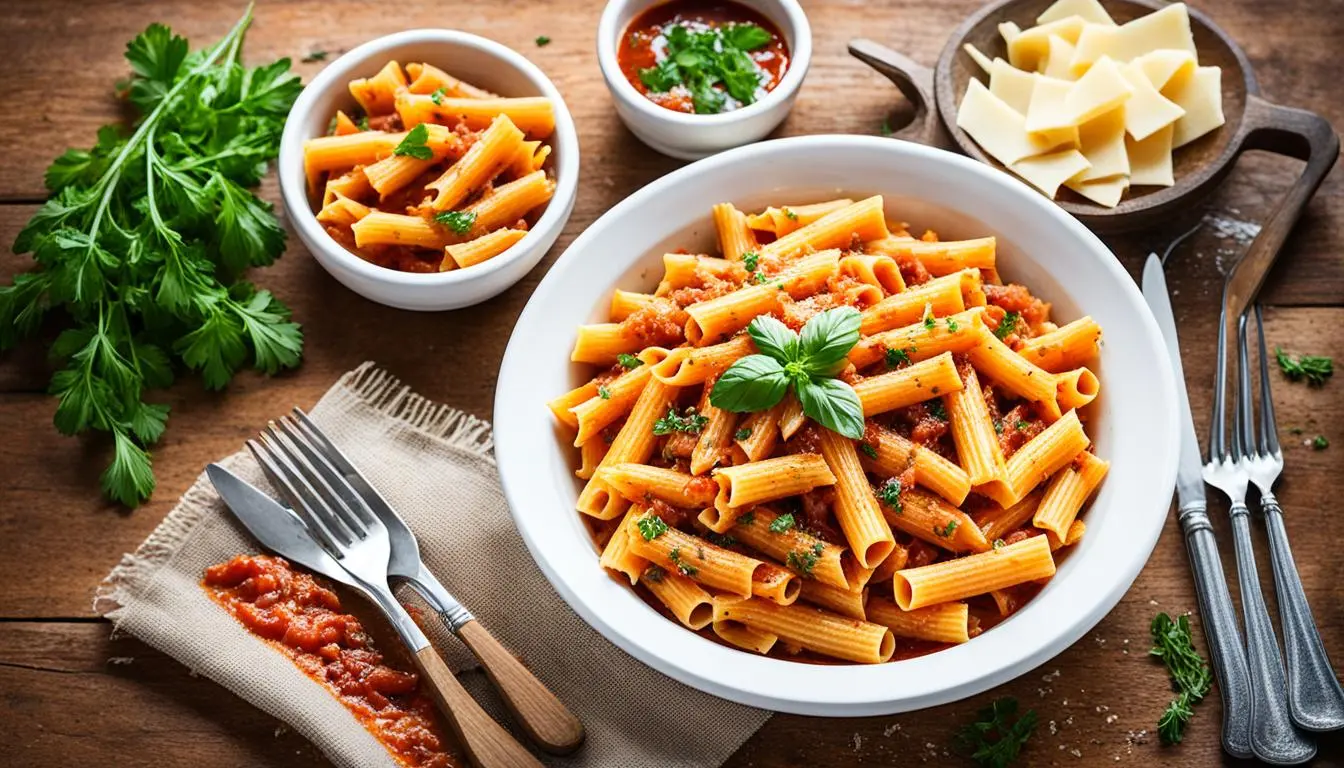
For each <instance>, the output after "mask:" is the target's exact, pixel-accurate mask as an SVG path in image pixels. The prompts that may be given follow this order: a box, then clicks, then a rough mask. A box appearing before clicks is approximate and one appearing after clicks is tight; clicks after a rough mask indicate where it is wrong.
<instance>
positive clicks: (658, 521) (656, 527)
mask: <svg viewBox="0 0 1344 768" xmlns="http://www.w3.org/2000/svg"><path fill="white" fill-rule="evenodd" d="M635 525H636V526H638V527H639V535H640V536H643V537H644V540H645V541H653V540H654V539H656V538H658V537H659V536H662V535H663V534H664V533H667V523H665V522H663V518H661V517H659V516H657V515H655V514H653V513H649V514H646V515H644V516H643V517H641V518H639V519H637V520H635Z"/></svg>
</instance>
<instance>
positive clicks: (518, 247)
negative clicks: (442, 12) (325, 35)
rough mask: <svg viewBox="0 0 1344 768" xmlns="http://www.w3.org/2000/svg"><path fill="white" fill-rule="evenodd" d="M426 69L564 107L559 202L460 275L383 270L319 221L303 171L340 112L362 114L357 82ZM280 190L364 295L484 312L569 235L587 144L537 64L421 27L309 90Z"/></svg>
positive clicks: (295, 121) (485, 43) (317, 244)
mask: <svg viewBox="0 0 1344 768" xmlns="http://www.w3.org/2000/svg"><path fill="white" fill-rule="evenodd" d="M390 60H391V61H398V62H400V63H401V64H403V65H405V64H407V63H409V62H415V61H423V62H427V63H429V64H433V65H435V66H437V67H439V68H441V69H443V70H444V71H445V72H448V73H449V74H451V75H453V76H454V77H458V78H461V79H462V80H464V81H466V82H469V83H471V84H473V85H478V86H480V87H482V88H486V89H488V90H491V91H494V92H495V93H498V94H501V95H504V96H545V97H546V98H548V99H550V100H551V102H552V103H553V104H554V105H555V133H553V134H551V136H550V138H548V139H547V142H548V143H549V144H550V145H551V157H550V161H549V162H550V163H551V164H552V168H554V172H555V195H554V197H552V198H551V201H550V202H549V203H548V204H547V206H546V209H545V211H544V212H543V213H542V215H541V218H540V219H538V220H537V223H536V225H535V226H534V227H532V228H531V230H529V231H528V233H527V235H526V236H525V237H524V238H523V239H522V240H519V241H518V242H517V243H516V244H515V245H514V246H513V247H512V248H510V249H508V250H507V251H505V252H504V253H502V254H500V255H499V256H496V257H495V258H493V259H490V260H489V261H486V262H484V263H481V264H477V265H475V266H472V267H467V268H465V269H455V270H453V271H451V272H435V273H430V274H417V273H411V272H399V271H397V270H394V269H387V268H385V267H380V266H378V265H377V264H373V263H370V262H368V261H365V260H364V259H361V258H360V257H358V256H356V255H355V254H353V253H350V252H349V251H347V250H346V249H345V248H343V247H342V246H341V245H340V243H337V242H336V241H335V240H333V239H332V238H331V237H330V236H329V235H328V234H327V233H326V230H324V229H323V228H322V225H321V224H319V223H318V221H317V216H316V213H315V211H314V210H313V206H312V203H311V201H310V199H309V196H308V189H307V182H306V179H305V178H304V172H303V142H304V141H306V140H307V139H311V138H314V137H317V136H323V135H325V134H326V130H327V124H328V122H329V121H330V120H331V117H332V116H333V115H335V114H336V110H338V109H344V110H347V111H348V110H350V109H353V108H355V107H356V106H357V105H356V103H355V100H354V97H352V96H351V95H350V90H349V88H348V84H349V82H350V81H351V80H353V79H355V78H359V77H371V76H373V75H375V74H377V72H378V70H379V69H382V67H383V65H385V64H386V63H387V62H388V61H390ZM279 177H280V192H281V196H282V198H283V200H284V205H285V213H286V215H287V216H288V217H289V220H290V222H291V224H292V225H293V226H294V230H295V231H296V232H297V233H298V235H299V239H300V240H302V241H303V244H304V245H305V246H307V247H308V250H309V251H310V252H311V253H312V254H313V256H314V257H316V258H317V261H318V263H320V264H321V265H322V267H323V268H324V269H326V270H327V271H328V272H330V273H331V275H332V276H333V277H335V278H336V279H337V280H339V281H340V282H341V283H342V284H344V285H345V287H347V288H349V289H350V290H352V291H354V292H355V293H358V294H359V295H361V296H363V297H365V298H367V299H370V300H372V301H376V302H378V303H379V304H386V305H387V306H390V307H397V308H400V309H413V310H422V311H434V310H443V309H457V308H459V307H467V306H471V305H472V304H479V303H480V302H482V301H485V300H486V299H489V298H491V297H493V296H496V295H498V294H499V293H500V292H502V291H503V290H505V289H506V288H508V287H509V286H511V285H513V284H514V283H516V282H518V281H519V280H520V279H522V277H523V275H525V274H527V273H528V271H529V270H531V269H532V268H533V267H534V266H536V265H537V262H539V261H541V259H542V257H543V256H545V255H546V251H547V250H549V249H550V247H551V245H552V244H554V243H555V239H556V238H557V237H559V236H560V230H561V229H563V228H564V226H565V222H566V221H568V220H569V214H570V213H571V212H572V211H573V210H574V198H575V192H576V190H577V188H578V180H579V141H578V136H577V132H576V131H575V129H574V119H573V118H572V117H570V114H569V108H568V107H566V106H565V101H564V99H562V98H561V97H560V92H559V91H558V90H556V88H555V86H554V85H553V84H552V83H551V81H550V80H549V79H547V77H546V75H544V74H542V72H541V70H540V69H539V68H537V66H536V65H535V64H533V63H532V62H530V61H528V60H527V59H526V58H524V57H523V56H522V54H520V53H518V52H517V51H514V50H512V49H510V48H508V47H506V46H504V45H501V44H499V43H496V42H495V41H493V40H487V39H486V38H484V37H480V36H478V35H473V34H469V33H467V32H458V31H456V30H451V29H412V30H407V31H405V32H398V33H396V34H394V35H388V36H386V37H380V38H377V39H376V40H370V41H369V42H367V43H364V44H363V45H361V46H359V47H357V48H355V49H354V50H352V51H350V52H349V53H346V54H344V55H342V56H341V57H340V58H338V59H336V60H335V61H334V62H332V63H331V64H330V65H328V66H327V68H326V69H323V70H322V71H321V72H320V73H318V75H317V77H314V78H313V80H312V82H310V83H309V84H308V86H307V87H306V88H304V89H303V93H302V94H300V96H299V98H298V100H297V101H295V102H294V108H293V110H291V111H290V113H289V120H287V121H286V122H285V132H284V135H283V136H281V138H280V162H279Z"/></svg>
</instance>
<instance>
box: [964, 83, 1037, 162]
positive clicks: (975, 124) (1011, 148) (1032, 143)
mask: <svg viewBox="0 0 1344 768" xmlns="http://www.w3.org/2000/svg"><path fill="white" fill-rule="evenodd" d="M1025 123H1026V118H1024V117H1023V116H1022V115H1021V113H1019V112H1016V111H1014V110H1013V108H1012V107H1010V106H1008V105H1007V104H1006V103H1004V101H1003V99H1000V98H999V97H997V96H995V95H994V94H992V93H990V92H989V89H988V88H986V87H985V85H984V83H982V82H980V81H979V80H971V82H970V86H969V87H968V88H967V89H966V96H965V97H964V98H963V99H962V100H961V107H960V108H958V109H957V127H958V128H960V129H962V130H963V131H965V132H966V133H967V134H969V135H970V137H971V138H972V139H975V143H976V144H979V145H980V148H981V149H983V150H984V151H985V153H986V154H988V155H990V156H991V157H993V158H994V159H995V160H998V161H999V162H1000V163H1003V164H1004V165H1006V166H1011V165H1012V164H1013V163H1016V162H1017V161H1019V160H1021V159H1022V158H1024V157H1031V156H1032V155H1039V154H1043V153H1045V152H1048V151H1050V149H1051V147H1050V146H1049V144H1048V143H1047V142H1045V141H1043V140H1041V139H1038V138H1033V137H1032V136H1030V135H1028V134H1027V131H1026V128H1025Z"/></svg>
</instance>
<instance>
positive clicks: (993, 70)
mask: <svg viewBox="0 0 1344 768" xmlns="http://www.w3.org/2000/svg"><path fill="white" fill-rule="evenodd" d="M1034 77H1035V76H1034V75H1032V74H1031V73H1030V72H1023V71H1022V70H1020V69H1018V68H1017V67H1014V66H1013V65H1011V64H1009V63H1008V62H1006V61H1004V60H1003V59H995V60H994V61H993V62H991V63H990V66H989V92H990V93H992V94H994V95H995V96H998V97H999V98H1000V99H1003V101H1004V103H1006V104H1007V105H1008V106H1010V107H1012V108H1013V111H1015V112H1020V113H1021V114H1024V115H1025V114H1027V107H1028V106H1029V105H1030V104H1031V89H1032V87H1033V86H1034V85H1035V80H1034Z"/></svg>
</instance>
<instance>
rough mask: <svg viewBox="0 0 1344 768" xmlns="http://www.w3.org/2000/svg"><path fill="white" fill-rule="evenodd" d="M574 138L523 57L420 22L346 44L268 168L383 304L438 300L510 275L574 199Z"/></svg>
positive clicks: (319, 248) (325, 249) (298, 109)
mask: <svg viewBox="0 0 1344 768" xmlns="http://www.w3.org/2000/svg"><path fill="white" fill-rule="evenodd" d="M578 175H579V145H578V139H577V135H576V132H575V129H574V121H573V119H572V118H571V117H570V114H569V110H568V108H566V106H565V102H564V100H563V99H562V98H561V97H560V93H559V91H557V90H556V88H555V86H554V85H553V84H552V83H551V81H550V80H549V79H547V77H546V76H545V75H544V74H543V73H542V72H541V70H540V69H538V68H537V67H536V65H534V64H532V63H531V62H530V61H528V60H527V59H526V58H524V57H523V56H522V55H521V54H519V53H517V52H515V51H513V50H511V49H509V48H507V47H506V46H503V45H501V44H499V43H496V42H494V41H492V40H488V39H486V38H483V37H479V36H477V35H472V34H469V33H466V32H459V31H455V30H447V29H416V30H409V31H406V32H400V33H397V34H393V35H388V36H386V37H381V38H378V39H376V40H371V41H369V42H367V43H365V44H363V45H361V46H359V47H357V48H355V49H354V50H351V51H350V52H348V53H346V54H343V55H342V56H341V57H340V58H338V59H336V60H335V61H334V62H332V63H331V64H330V65H328V66H327V67H326V68H325V69H323V70H322V72H320V73H319V74H318V75H317V77H315V78H313V80H312V82H311V83H309V84H308V86H307V87H306V88H305V89H304V91H303V93H302V94H301V95H300V96H299V98H298V100H297V101H296V102H295V103H294V108H293V110H292V111H291V112H290V116H289V119H288V121H287V122H286V123H285V131H284V135H283V136H282V138H281V141H280V161H279V176H280V189H281V194H282V197H283V200H284V205H285V210H286V213H287V214H288V217H289V220H290V222H291V223H292V224H293V226H294V229H295V231H296V232H297V233H298V235H299V239H300V240H302V241H303V243H304V245H306V246H307V247H308V250H309V251H311V252H312V254H313V256H314V257H316V258H317V260H318V262H319V263H321V264H322V266H323V267H324V268H325V269H326V270H327V271H328V272H330V273H331V274H332V275H333V276H334V277H335V278H336V279H337V280H339V281H340V282H341V283H343V284H344V285H345V286H346V287H348V288H350V289H351V290H353V291H355V292H356V293H358V294H360V295H362V296H364V297H366V298H368V299H372V300H373V301H376V302H379V303H380V304H386V305H389V306H393V307H399V308H402V309H413V310H445V309H456V308H458V307H465V306H469V305H471V304H477V303H479V302H482V301H485V300H486V299H489V298H491V297H493V296H495V295H497V294H499V293H500V292H501V291H503V290H505V289H506V288H508V287H509V286H511V285H513V284H514V283H516V282H517V281H518V280H519V279H521V278H522V276H523V275H525V274H527V272H528V271H529V270H531V269H532V267H534V266H536V264H537V262H539V261H540V260H541V259H542V257H543V256H545V255H546V251H547V250H548V249H550V247H551V245H552V244H554V242H555V240H556V238H557V237H558V236H559V235H560V231H561V229H562V228H563V227H564V225H565V222H566V221H567V220H568V219H569V215H570V213H571V211H572V210H573V208H574V198H575V191H576V188H577V184H578Z"/></svg>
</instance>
